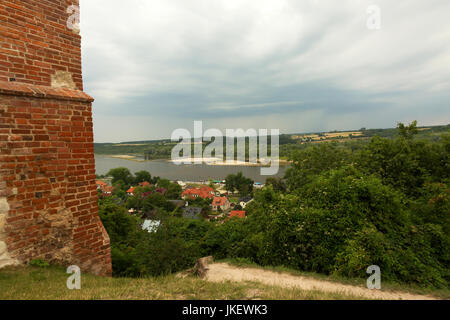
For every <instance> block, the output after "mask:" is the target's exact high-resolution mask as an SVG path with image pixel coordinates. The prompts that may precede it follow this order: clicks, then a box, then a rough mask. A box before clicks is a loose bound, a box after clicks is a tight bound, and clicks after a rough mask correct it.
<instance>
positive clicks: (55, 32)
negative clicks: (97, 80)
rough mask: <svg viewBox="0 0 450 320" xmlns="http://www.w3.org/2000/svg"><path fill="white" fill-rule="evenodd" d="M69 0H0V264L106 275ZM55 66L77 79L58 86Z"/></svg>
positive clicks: (105, 243)
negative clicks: (39, 262)
mask: <svg viewBox="0 0 450 320" xmlns="http://www.w3.org/2000/svg"><path fill="white" fill-rule="evenodd" d="M77 3H78V0H77V1H64V0H53V1H48V0H47V1H42V0H39V1H34V0H23V1H18V0H1V1H0V268H1V267H2V266H4V265H7V264H11V263H27V262H29V261H30V260H32V259H37V258H41V259H45V260H47V261H50V262H54V263H58V264H63V265H72V264H74V265H78V266H79V267H80V268H81V269H82V270H84V271H89V272H93V273H95V274H99V275H110V274H111V254H110V245H109V237H108V234H107V233H106V231H105V229H104V228H103V225H102V223H101V221H100V218H99V217H98V207H97V187H96V184H95V159H94V147H93V131H92V108H91V103H92V101H93V99H92V98H91V97H90V96H88V95H87V94H85V93H83V92H82V91H81V90H82V76H81V54H80V37H79V36H78V35H76V34H74V33H73V32H72V31H71V30H69V29H68V28H67V26H66V21H67V18H68V16H69V14H67V13H66V9H67V7H68V6H69V5H72V4H77ZM57 71H64V72H66V73H69V74H70V76H71V77H72V80H73V81H72V80H71V81H69V82H71V83H72V84H73V83H75V84H76V86H74V87H72V89H68V88H60V83H56V84H55V82H54V81H52V77H53V78H54V74H55V73H56V72H57ZM9 78H15V79H16V81H14V82H11V81H9ZM53 80H54V79H53ZM52 85H53V87H52ZM63 85H64V82H63ZM55 86H56V87H55ZM69 87H70V86H69ZM77 89H78V90H77Z"/></svg>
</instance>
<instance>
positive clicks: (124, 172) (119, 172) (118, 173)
mask: <svg viewBox="0 0 450 320" xmlns="http://www.w3.org/2000/svg"><path fill="white" fill-rule="evenodd" d="M108 176H111V177H112V178H113V179H112V183H113V184H114V183H116V182H117V181H119V180H122V181H123V182H125V184H127V185H131V184H133V182H134V177H133V175H132V174H131V172H130V170H128V169H127V168H124V167H120V168H115V169H111V170H109V172H108Z"/></svg>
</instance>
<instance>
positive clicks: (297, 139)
mask: <svg viewBox="0 0 450 320" xmlns="http://www.w3.org/2000/svg"><path fill="white" fill-rule="evenodd" d="M446 132H450V124H447V125H440V126H427V127H419V134H418V138H423V139H439V136H440V135H441V134H442V133H446ZM397 134H398V133H397V129H396V128H387V129H366V128H361V129H359V130H347V131H330V132H310V133H292V134H282V135H280V139H279V140H280V157H281V158H286V157H288V156H289V154H290V152H292V151H294V150H297V149H302V148H304V147H306V146H307V145H309V144H313V143H323V142H330V141H336V142H339V143H354V144H361V143H364V141H367V140H368V139H370V138H371V137H374V136H380V137H385V138H395V137H397ZM269 143H270V140H269ZM176 144H177V143H176V142H172V141H171V140H170V139H162V140H145V141H127V142H120V143H94V149H95V153H96V154H104V155H138V156H142V157H144V158H145V159H148V160H152V159H169V158H170V156H171V153H172V149H173V147H174V146H175V145H176ZM205 144H206V142H205Z"/></svg>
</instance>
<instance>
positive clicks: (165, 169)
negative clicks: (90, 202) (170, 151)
mask: <svg viewBox="0 0 450 320" xmlns="http://www.w3.org/2000/svg"><path fill="white" fill-rule="evenodd" d="M95 165H96V173H97V174H98V175H103V174H106V173H107V172H108V171H109V170H110V169H113V168H118V167H125V168H128V169H129V170H130V171H131V172H132V173H135V172H137V171H141V170H145V171H148V172H150V174H151V175H152V176H158V177H161V178H165V179H169V180H182V181H207V180H210V179H212V180H222V179H225V178H226V176H227V175H229V174H236V173H238V172H239V171H242V174H243V175H244V176H246V177H248V178H250V179H252V180H254V181H255V182H259V183H265V182H266V178H268V177H269V176H262V175H261V167H249V166H213V165H207V164H201V165H194V164H192V165H176V164H173V163H172V162H170V161H167V160H153V161H142V162H138V161H132V160H125V159H117V158H111V157H109V156H104V155H98V154H96V155H95ZM286 169H287V166H280V169H279V171H278V174H277V175H276V176H275V177H283V176H284V173H285V172H286Z"/></svg>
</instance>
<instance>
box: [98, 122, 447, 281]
mask: <svg viewBox="0 0 450 320" xmlns="http://www.w3.org/2000/svg"><path fill="white" fill-rule="evenodd" d="M398 132H399V134H398V135H397V136H396V138H394V139H390V138H381V137H378V136H375V137H373V138H372V139H371V140H370V141H369V142H368V143H366V144H365V145H362V146H361V147H358V148H351V147H349V146H348V145H346V144H342V143H322V144H317V145H313V146H309V147H306V148H304V149H302V150H298V151H296V152H294V153H293V154H292V161H293V163H292V166H291V168H290V169H289V170H288V171H287V173H286V177H285V179H284V180H283V181H280V180H277V179H269V180H268V183H267V185H266V187H265V188H263V189H262V190H258V191H256V192H254V201H253V202H251V203H250V204H248V206H247V207H246V210H247V214H248V217H247V218H246V219H231V220H227V221H226V222H225V223H223V224H216V223H213V222H207V221H201V220H199V221H198V220H188V219H181V218H176V216H177V215H176V214H175V213H174V212H169V211H168V210H167V209H170V208H168V207H165V204H164V203H165V201H166V199H160V200H161V201H160V202H159V203H156V202H155V206H156V207H158V208H160V210H159V212H160V213H161V216H159V218H158V219H160V220H161V227H160V228H159V229H158V230H157V231H156V232H154V233H148V232H142V231H141V230H140V228H139V227H138V225H137V224H138V223H137V220H136V219H137V218H135V217H132V216H129V215H127V214H126V213H125V211H124V209H123V208H124V206H123V205H117V204H113V203H112V201H113V200H112V199H109V200H107V202H105V203H101V205H100V207H101V208H102V209H101V216H102V219H103V221H104V222H105V226H106V228H107V230H108V232H109V233H110V236H111V240H112V244H113V268H114V271H115V273H116V274H121V275H142V274H151V275H156V274H162V273H167V272H174V271H178V270H182V269H183V268H186V267H188V266H192V265H193V263H194V261H195V259H196V258H198V257H201V256H205V255H214V256H215V257H216V258H245V259H247V260H250V261H253V262H255V263H258V264H260V265H284V266H287V267H291V268H295V269H298V270H304V271H313V272H320V273H324V274H339V275H341V276H347V277H367V274H366V269H367V267H368V266H370V265H378V266H380V268H381V272H382V277H383V279H389V280H391V281H398V282H401V283H415V284H418V285H421V286H429V287H448V285H449V280H450V271H449V270H450V188H449V173H450V170H449V155H450V135H449V134H444V135H442V136H441V137H440V138H439V139H428V140H423V139H418V138H417V128H416V126H415V123H413V124H411V125H409V126H404V125H399V128H398ZM241 180H242V179H241ZM231 182H233V179H230V183H231ZM244 191H245V190H244ZM175 211H176V210H175Z"/></svg>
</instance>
